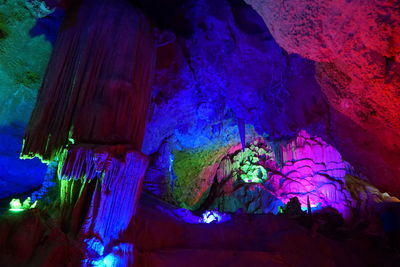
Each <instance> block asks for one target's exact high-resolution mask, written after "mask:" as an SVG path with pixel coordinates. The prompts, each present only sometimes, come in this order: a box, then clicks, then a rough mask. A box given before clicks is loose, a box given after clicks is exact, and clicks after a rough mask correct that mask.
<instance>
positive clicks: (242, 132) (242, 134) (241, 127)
mask: <svg viewBox="0 0 400 267" xmlns="http://www.w3.org/2000/svg"><path fill="white" fill-rule="evenodd" d="M238 127H239V134H240V142H241V143H242V151H244V148H245V147H246V125H245V123H244V119H241V118H238Z"/></svg>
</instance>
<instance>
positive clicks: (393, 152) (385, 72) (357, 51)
mask: <svg viewBox="0 0 400 267" xmlns="http://www.w3.org/2000/svg"><path fill="white" fill-rule="evenodd" d="M246 2H247V3H249V4H251V5H252V6H253V7H254V8H255V9H256V10H257V11H258V13H259V14H260V15H261V16H262V17H263V19H264V21H265V23H266V24H267V26H268V28H269V29H270V31H271V34H272V35H273V36H274V38H275V39H276V41H277V42H278V43H279V45H280V46H282V47H283V48H284V49H285V50H286V51H288V52H289V53H296V54H299V55H301V56H303V57H305V58H309V59H312V60H314V61H316V62H318V63H317V66H316V67H317V68H316V69H317V77H318V81H319V83H320V85H321V87H322V90H323V91H324V93H325V94H326V95H327V97H328V100H329V102H330V104H331V105H332V106H333V107H334V108H335V109H337V110H338V111H340V112H341V113H343V114H344V115H345V116H347V117H349V118H350V119H351V120H352V121H354V122H355V123H357V124H358V125H360V126H361V127H362V128H364V129H366V130H367V132H368V134H369V135H371V137H370V138H369V139H368V140H367V142H368V143H370V144H371V145H369V147H368V148H367V147H366V146H365V145H362V144H360V145H359V144H356V145H355V146H354V149H359V150H363V151H365V153H368V150H371V149H374V150H373V151H374V152H373V153H374V154H375V155H376V157H380V158H381V159H383V162H380V163H378V165H377V166H373V165H371V163H370V160H368V159H365V160H362V159H358V158H357V157H356V156H354V155H352V154H354V153H352V152H351V151H349V149H346V145H344V144H343V142H341V141H338V148H339V150H341V151H342V152H343V154H344V156H347V157H348V160H349V161H351V162H353V161H354V165H356V167H357V168H362V169H363V171H364V173H365V174H366V175H368V177H369V178H370V180H371V181H372V182H373V183H374V184H375V185H377V186H379V187H381V188H382V189H384V190H388V191H390V192H392V193H396V194H399V192H400V183H399V182H398V181H397V178H398V173H399V171H400V170H399V168H398V166H400V164H399V162H400V155H399V153H398V148H399V147H400V143H399V140H400V138H399V137H400V117H399V113H400V97H399V88H400V39H399V36H400V13H399V6H398V5H399V3H398V2H397V1H386V0H382V1H330V0H325V1H314V0H308V1H273V0H271V1H269V0H267V1H259V0H246ZM368 134H367V135H368ZM348 135H351V133H349V134H348ZM339 138H346V137H345V136H340V137H339ZM374 142H378V143H379V144H380V148H374V145H373V143H374ZM365 158H367V157H365ZM367 166H370V167H367ZM376 169H380V170H382V173H379V172H378V171H376ZM378 177H379V178H378Z"/></svg>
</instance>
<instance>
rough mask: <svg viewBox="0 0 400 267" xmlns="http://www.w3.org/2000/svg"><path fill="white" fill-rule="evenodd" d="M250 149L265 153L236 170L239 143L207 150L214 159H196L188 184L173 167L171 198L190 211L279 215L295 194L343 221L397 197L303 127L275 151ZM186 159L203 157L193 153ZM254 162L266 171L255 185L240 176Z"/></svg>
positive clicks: (261, 144) (305, 203) (262, 145)
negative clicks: (197, 169) (196, 169)
mask: <svg viewBox="0 0 400 267" xmlns="http://www.w3.org/2000/svg"><path fill="white" fill-rule="evenodd" d="M248 147H250V148H246V149H245V152H244V153H247V154H249V153H250V152H248V151H251V150H253V151H256V150H260V149H261V151H264V153H260V154H254V155H253V157H251V156H248V159H249V160H250V161H251V162H250V163H247V165H246V164H244V165H240V166H241V167H240V168H238V167H235V166H237V164H238V162H237V160H238V158H240V157H242V156H241V154H242V152H241V151H240V150H241V146H240V145H237V146H233V147H231V148H230V149H229V150H221V151H213V152H210V153H211V154H212V155H214V157H213V159H214V160H213V161H212V162H207V161H206V160H202V159H200V161H202V162H204V165H205V166H204V167H203V170H202V171H201V172H200V173H198V174H196V175H190V178H191V179H190V180H191V183H182V182H181V183H179V182H180V181H181V180H184V179H186V178H185V177H184V176H183V175H184V174H185V172H181V171H179V172H178V171H176V172H175V174H176V175H177V178H176V182H175V184H174V185H173V186H172V188H171V189H170V190H171V191H173V196H174V197H175V199H174V200H175V201H177V202H178V203H179V204H180V205H182V206H184V207H189V208H191V209H193V210H201V211H204V210H207V209H218V210H219V211H221V212H236V211H238V210H239V211H242V212H245V213H268V212H273V213H277V212H278V207H279V206H283V204H284V203H287V202H289V200H290V199H291V198H293V197H297V198H298V199H299V201H300V204H301V206H302V208H303V209H307V206H308V202H309V203H310V206H311V208H312V209H313V210H314V209H320V208H323V207H328V206H329V207H333V208H335V209H336V210H338V211H339V212H340V213H341V214H342V215H343V216H344V217H345V218H347V219H351V218H353V216H358V215H360V214H363V215H365V216H369V215H370V214H373V213H375V212H376V207H377V205H378V203H381V202H385V201H398V199H395V198H394V199H391V198H390V196H389V195H388V194H384V193H382V192H380V191H379V190H378V189H376V188H375V187H373V186H371V185H370V184H369V183H368V181H367V180H364V178H362V177H361V178H360V175H359V174H358V173H356V172H355V171H354V170H353V168H352V167H351V166H350V165H349V164H348V163H347V162H345V161H344V160H343V159H342V156H341V155H340V153H339V152H338V151H337V150H336V149H335V148H334V147H332V146H331V145H329V144H327V143H326V142H325V141H324V140H322V139H321V138H319V137H314V136H310V135H309V134H308V133H307V132H305V131H301V132H300V133H299V134H298V135H297V137H296V138H295V139H293V140H292V141H291V142H289V143H288V144H286V145H281V146H280V147H279V148H277V149H275V150H274V151H272V149H271V147H270V145H269V144H268V143H264V142H263V141H257V143H255V142H254V144H252V145H248ZM186 156H187V157H189V156H188V155H186ZM190 157H191V158H192V159H193V158H201V156H199V155H196V154H191V155H190ZM250 157H251V158H253V160H251V159H250ZM278 158H280V159H278ZM278 162H280V164H279V163H278ZM186 163H187V164H189V163H190V162H188V161H187V162H186ZM207 163H208V166H207ZM180 164H182V163H180ZM189 165H190V164H189ZM178 166H179V165H178ZM252 166H254V167H258V168H263V169H265V170H267V173H268V175H267V177H268V178H267V180H266V181H261V182H258V183H254V182H253V183H247V182H246V180H243V179H242V178H241V177H242V176H246V177H247V176H248V174H246V170H247V169H249V168H250V167H252ZM174 167H176V166H175V164H174ZM179 167H180V168H183V169H185V170H187V171H188V172H189V173H191V172H190V170H192V169H193V166H188V165H186V166H185V165H183V166H179ZM245 167H246V168H245ZM174 169H175V168H174ZM182 176H183V177H182Z"/></svg>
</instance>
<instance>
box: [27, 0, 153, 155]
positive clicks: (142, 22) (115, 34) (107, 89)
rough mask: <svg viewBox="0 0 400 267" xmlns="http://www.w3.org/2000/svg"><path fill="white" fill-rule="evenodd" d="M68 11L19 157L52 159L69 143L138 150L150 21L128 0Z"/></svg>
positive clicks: (149, 65)
mask: <svg viewBox="0 0 400 267" xmlns="http://www.w3.org/2000/svg"><path fill="white" fill-rule="evenodd" d="M78 10H79V11H76V12H78V13H77V14H71V13H70V14H67V16H66V19H65V21H64V23H63V27H62V30H61V31H60V33H59V36H58V39H57V41H56V44H55V47H54V51H53V54H52V57H51V60H50V62H49V66H48V69H47V73H46V76H45V79H44V82H43V85H42V87H41V89H40V92H39V96H38V100H37V104H36V107H35V109H34V111H33V113H32V117H31V120H30V123H29V125H28V127H27V130H26V133H25V137H24V146H23V150H22V153H21V156H22V157H34V156H37V157H40V158H41V159H42V160H43V161H45V162H48V161H52V160H53V159H54V158H56V157H57V156H60V153H61V152H62V151H63V149H64V148H65V146H66V145H67V144H68V143H69V142H71V141H72V140H73V141H74V142H78V143H90V144H103V145H116V144H130V145H132V146H134V147H135V149H136V150H140V149H141V144H142V141H143V134H144V127H145V125H144V124H145V118H146V112H147V107H148V104H149V96H150V90H151V81H152V77H153V73H154V64H155V44H154V40H153V35H152V31H151V26H150V24H149V23H148V21H147V19H146V18H145V16H144V15H143V14H141V13H140V12H139V11H138V10H137V9H136V8H135V7H133V6H132V5H131V4H130V3H129V1H127V0H119V1H111V0H98V1H95V0H86V1H84V2H83V4H82V5H81V7H80V8H79V9H78Z"/></svg>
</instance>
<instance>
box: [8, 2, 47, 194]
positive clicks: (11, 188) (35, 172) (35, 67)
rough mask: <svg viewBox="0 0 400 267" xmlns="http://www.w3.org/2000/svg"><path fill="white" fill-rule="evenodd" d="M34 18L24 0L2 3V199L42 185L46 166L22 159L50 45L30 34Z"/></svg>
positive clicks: (39, 37)
mask: <svg viewBox="0 0 400 267" xmlns="http://www.w3.org/2000/svg"><path fill="white" fill-rule="evenodd" d="M34 25H35V18H34V16H32V14H31V13H30V12H29V10H28V9H27V8H26V6H25V1H22V0H16V1H1V3H0V199H3V198H6V197H9V196H11V195H13V194H19V193H24V192H27V191H31V190H33V189H35V188H36V187H39V186H40V184H41V183H42V181H43V177H44V174H45V171H46V167H45V166H44V165H43V164H41V163H40V162H39V161H37V160H34V161H29V162H28V161H23V160H20V159H19V153H20V151H21V146H22V137H23V132H24V126H25V124H26V123H27V121H28V119H29V117H30V113H31V111H32V109H33V106H34V104H35V100H36V94H37V92H38V88H39V86H40V83H41V80H42V77H43V73H44V71H45V68H46V64H47V61H48V58H49V55H50V52H51V45H50V44H49V43H48V42H46V41H45V40H44V38H43V37H42V36H38V37H35V38H31V36H30V35H29V31H30V29H31V28H32V27H33V26H34Z"/></svg>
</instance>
